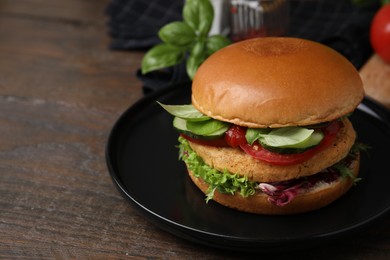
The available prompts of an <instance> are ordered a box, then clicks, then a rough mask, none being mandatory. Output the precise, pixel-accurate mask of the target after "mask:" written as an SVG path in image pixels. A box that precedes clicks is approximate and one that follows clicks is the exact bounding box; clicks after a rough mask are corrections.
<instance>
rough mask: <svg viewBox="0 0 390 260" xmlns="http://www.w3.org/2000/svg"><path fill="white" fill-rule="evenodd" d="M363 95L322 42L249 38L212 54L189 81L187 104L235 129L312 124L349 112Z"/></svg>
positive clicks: (352, 74)
mask: <svg viewBox="0 0 390 260" xmlns="http://www.w3.org/2000/svg"><path fill="white" fill-rule="evenodd" d="M363 97H364V90H363V84H362V81H361V79H360V76H359V73H358V72H357V70H356V69H355V68H354V66H353V65H352V64H351V63H350V62H349V61H348V60H347V59H346V58H344V57H343V56H342V55H340V54H339V53H337V52H336V51H334V50H332V49H331V48H329V47H326V46H324V45H322V44H319V43H316V42H312V41H308V40H303V39H297V38H285V37H280V38H278V37H275V38H274V37H264V38H256V39H250V40H246V41H242V42H238V43H235V44H232V45H229V46H227V47H225V48H223V49H221V50H219V51H217V52H216V53H214V54H213V55H211V56H210V57H209V58H208V59H207V60H206V61H205V62H204V63H203V64H202V65H201V66H200V67H199V69H198V71H197V73H196V75H195V77H194V80H193V83H192V104H193V105H194V106H195V107H196V108H197V109H198V110H199V111H201V112H202V113H204V114H206V115H208V116H210V117H212V118H215V119H217V120H221V121H226V122H230V123H233V124H236V125H241V126H246V127H252V128H264V127H273V128H274V127H285V126H296V125H311V124H317V123H321V122H326V121H331V120H334V119H337V118H339V117H341V116H343V115H345V114H347V113H349V112H352V111H353V110H354V109H355V108H356V107H357V106H358V105H359V103H360V102H361V100H362V99H363Z"/></svg>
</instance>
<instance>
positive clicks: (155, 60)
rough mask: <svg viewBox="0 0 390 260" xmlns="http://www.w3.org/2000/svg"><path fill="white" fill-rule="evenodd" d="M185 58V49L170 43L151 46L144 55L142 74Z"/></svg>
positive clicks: (174, 63)
mask: <svg viewBox="0 0 390 260" xmlns="http://www.w3.org/2000/svg"><path fill="white" fill-rule="evenodd" d="M183 59H184V51H183V50H182V49H181V48H178V47H175V46H172V45H170V44H166V43H162V44H158V45H156V46H154V47H153V48H151V49H150V50H149V51H148V52H147V53H146V54H145V55H144V57H143V59H142V64H141V71H142V74H145V73H148V72H150V71H153V70H158V69H163V68H166V67H170V66H173V65H176V64H179V63H180V62H181V61H182V60H183Z"/></svg>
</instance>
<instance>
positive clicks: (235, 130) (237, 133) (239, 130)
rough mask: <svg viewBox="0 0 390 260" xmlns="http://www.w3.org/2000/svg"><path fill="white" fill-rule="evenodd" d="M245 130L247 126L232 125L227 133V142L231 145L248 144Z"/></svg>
mask: <svg viewBox="0 0 390 260" xmlns="http://www.w3.org/2000/svg"><path fill="white" fill-rule="evenodd" d="M245 132H246V128H244V127H241V126H238V125H232V126H231V127H230V128H229V130H227V131H226V133H225V140H226V143H227V144H228V145H230V146H231V147H237V146H239V145H241V144H246V143H247V142H246V138H245Z"/></svg>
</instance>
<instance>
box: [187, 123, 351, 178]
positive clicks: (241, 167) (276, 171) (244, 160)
mask: <svg viewBox="0 0 390 260" xmlns="http://www.w3.org/2000/svg"><path fill="white" fill-rule="evenodd" d="M343 124H344V126H343V127H342V128H341V129H340V131H339V132H338V134H337V137H336V138H335V140H334V141H333V143H332V144H331V145H330V146H328V147H327V148H325V149H324V150H322V151H320V152H319V153H317V154H316V155H314V156H313V157H312V158H310V159H309V160H307V161H305V162H303V163H299V164H294V165H287V166H285V165H284V166H280V165H272V164H269V163H266V162H263V161H260V160H256V159H254V158H253V157H251V156H250V155H248V154H246V153H245V152H243V151H242V150H241V149H240V148H230V147H211V146H204V145H200V144H196V143H193V142H189V143H190V146H191V148H192V149H193V150H194V151H195V152H196V153H197V154H198V155H199V156H200V157H202V159H203V160H204V162H205V163H206V164H208V165H210V166H211V167H213V168H215V169H217V170H220V171H223V170H225V169H226V170H228V171H229V172H231V173H237V174H239V175H241V176H248V178H249V180H252V181H258V182H273V181H283V180H288V179H294V178H298V177H302V176H309V175H313V174H316V173H318V172H319V171H321V170H323V169H325V168H327V167H330V166H332V165H333V164H335V163H337V162H339V161H340V160H341V159H343V158H344V157H346V156H347V154H348V152H349V150H350V149H351V147H352V145H353V144H354V142H355V139H356V133H355V130H354V129H353V126H352V124H351V122H350V121H349V120H348V119H344V120H343Z"/></svg>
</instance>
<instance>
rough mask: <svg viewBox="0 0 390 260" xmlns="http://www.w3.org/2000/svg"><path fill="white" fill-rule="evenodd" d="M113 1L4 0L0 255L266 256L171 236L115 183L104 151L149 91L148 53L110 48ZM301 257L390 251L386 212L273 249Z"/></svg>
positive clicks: (0, 7) (0, 28)
mask: <svg viewBox="0 0 390 260" xmlns="http://www.w3.org/2000/svg"><path fill="white" fill-rule="evenodd" d="M108 2H109V0H66V1H52V0H40V1H36V0H35V1H34V0H23V1H22V0H1V1H0V136H1V137H0V258H1V259H10V258H27V259H47V258H50V259H53V258H54V259H106V258H110V259H112V258H127V257H134V258H139V259H143V258H164V259H168V258H169V259H170V258H176V259H199V258H208V259H234V258H238V257H248V258H250V257H255V256H257V257H261V256H262V255H259V254H255V255H245V254H242V253H234V252H233V253H232V252H226V251H221V250H215V249H213V248H208V247H204V246H200V245H197V244H193V243H190V242H187V241H184V240H182V239H180V238H177V237H175V236H173V235H171V234H169V233H166V232H164V231H162V230H160V229H159V228H158V227H155V226H154V225H152V224H151V223H150V222H148V221H147V220H145V219H144V218H143V217H142V216H141V215H139V213H138V212H137V211H136V210H135V209H134V208H133V207H132V206H131V205H129V204H128V203H127V201H125V200H124V199H123V198H122V196H121V195H120V194H119V192H118V191H117V190H116V188H115V186H114V184H113V183H112V181H111V178H110V176H109V174H108V170H107V168H106V163H105V155H104V152H105V151H104V150H105V145H106V141H107V137H108V134H109V132H110V130H111V128H112V126H113V124H114V122H115V121H116V120H117V118H118V117H119V116H120V115H121V113H122V112H123V111H124V110H125V109H126V108H128V107H129V106H130V105H132V104H133V103H134V102H136V101H137V100H139V99H140V98H141V97H142V95H143V94H142V90H141V82H140V81H139V80H138V79H137V78H136V77H135V71H136V69H137V68H138V67H139V65H140V60H141V59H142V57H143V53H142V52H137V51H131V52H118V51H116V52H114V51H110V50H109V49H108V45H109V41H110V39H109V37H108V36H107V28H106V21H107V18H106V17H105V15H104V8H105V7H106V5H107V4H108ZM377 69H378V70H379V69H382V68H380V67H378V68H376V69H374V71H375V70H377ZM387 97H388V98H390V95H389V96H387ZM302 254H304V255H305V256H306V257H307V258H308V259H385V258H386V259H389V258H390V220H389V218H388V217H387V218H384V219H382V220H381V221H380V222H378V223H376V224H375V225H373V226H371V227H370V228H369V229H367V230H366V231H364V232H362V233H359V235H357V236H355V237H353V238H350V239H345V240H342V241H334V242H333V243H331V244H327V245H326V246H324V247H319V248H314V249H308V250H306V251H304V252H302V251H300V252H293V253H289V254H288V255H278V254H277V255H272V257H273V259H278V258H279V257H280V258H282V257H285V256H287V257H289V258H290V257H291V256H302ZM270 257H271V256H270ZM301 259H302V258H301Z"/></svg>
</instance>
